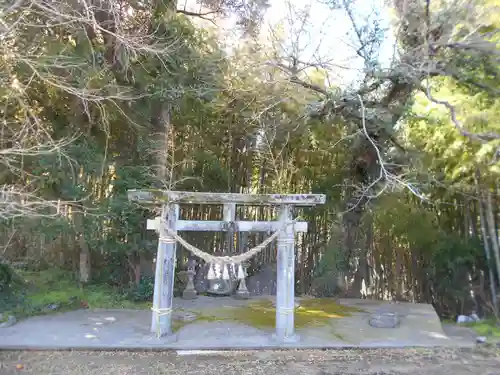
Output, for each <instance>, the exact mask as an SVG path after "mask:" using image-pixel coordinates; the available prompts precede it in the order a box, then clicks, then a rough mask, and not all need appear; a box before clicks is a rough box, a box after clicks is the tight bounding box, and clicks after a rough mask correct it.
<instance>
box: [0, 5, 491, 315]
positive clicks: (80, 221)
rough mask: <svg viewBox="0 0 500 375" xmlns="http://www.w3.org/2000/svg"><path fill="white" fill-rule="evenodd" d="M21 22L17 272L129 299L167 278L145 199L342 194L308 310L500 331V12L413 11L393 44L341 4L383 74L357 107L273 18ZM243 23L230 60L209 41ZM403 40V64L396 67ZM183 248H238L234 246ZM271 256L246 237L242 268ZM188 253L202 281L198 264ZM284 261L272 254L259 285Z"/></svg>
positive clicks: (118, 9)
mask: <svg viewBox="0 0 500 375" xmlns="http://www.w3.org/2000/svg"><path fill="white" fill-rule="evenodd" d="M461 2H463V3H467V7H463V6H461V5H459V4H457V3H461ZM9 4H10V5H4V9H3V11H2V13H1V14H0V17H1V20H2V22H1V25H0V32H1V33H2V39H1V48H2V56H1V57H0V67H1V69H0V79H1V81H2V85H1V86H0V92H1V98H2V99H1V100H2V105H1V106H0V112H1V115H2V119H3V123H2V124H3V125H2V133H1V139H0V142H1V150H2V152H1V154H0V155H1V160H2V164H1V174H0V178H1V184H2V186H3V190H2V205H1V207H2V209H1V213H2V223H1V231H2V241H3V243H2V245H3V247H2V248H1V249H0V252H1V253H0V256H1V257H2V259H3V260H4V261H5V262H9V263H10V262H12V263H16V262H24V263H26V262H27V263H29V264H31V265H32V266H33V267H35V266H34V265H37V267H58V268H64V269H67V270H70V271H72V272H74V273H75V275H78V278H79V280H80V281H81V282H82V283H84V284H88V283H102V284H109V285H114V286H119V287H122V288H126V287H129V286H130V285H132V286H133V285H138V284H139V283H140V282H141V278H142V277H144V275H150V274H151V267H152V266H151V264H152V259H153V258H154V255H155V252H156V238H155V237H156V236H155V234H153V233H150V232H148V231H147V230H146V219H147V218H151V217H153V216H154V215H155V212H151V210H148V209H145V208H144V207H139V206H138V205H136V204H134V203H131V202H129V201H128V200H127V196H126V192H127V190H128V189H141V188H151V187H155V188H162V189H175V190H187V191H212V192H243V193H306V192H313V193H323V194H326V195H327V205H325V206H324V207H318V208H314V209H307V210H304V211H301V212H297V213H296V214H297V215H299V214H300V215H301V216H302V217H303V218H304V220H307V221H308V222H309V225H310V226H309V228H310V229H309V231H308V233H306V234H305V235H304V236H301V237H300V238H299V239H298V245H297V256H296V280H297V288H296V289H297V291H298V292H299V293H301V294H316V295H327V296H333V295H349V296H353V297H360V296H364V297H367V298H384V299H397V300H407V301H419V302H428V303H433V304H434V306H435V307H436V308H437V310H438V312H439V313H440V314H441V315H443V316H450V315H453V314H457V313H460V312H462V311H467V310H470V309H476V310H477V309H479V310H480V311H483V312H486V313H493V312H494V305H495V298H496V297H493V296H495V294H496V289H498V288H497V287H498V286H499V271H500V258H499V256H500V252H499V244H498V242H499V238H498V231H497V228H498V219H499V212H498V207H499V195H498V177H499V173H500V167H499V164H498V160H497V159H496V157H497V156H498V155H499V154H500V153H499V152H498V147H499V146H500V142H499V139H500V136H499V135H498V134H499V133H500V128H499V126H498V121H497V119H498V116H499V115H500V101H499V100H498V95H497V94H498V92H499V90H500V86H499V81H498V79H499V78H498V77H500V75H498V66H500V65H499V64H498V62H499V61H498V56H499V54H498V44H497V43H498V33H497V31H498V24H499V22H500V18H499V17H498V16H494V15H495V14H497V15H498V13H495V12H494V11H489V12H487V11H486V9H490V8H491V9H494V7H496V6H497V5H498V4H497V3H496V2H495V1H493V0H488V1H474V2H471V1H467V2H465V1H458V0H457V1H444V0H443V1H436V2H432V3H431V2H430V1H419V0H414V1H394V2H393V3H391V4H390V6H389V8H388V10H387V11H388V12H389V11H390V12H391V15H392V16H391V17H392V18H391V19H392V21H393V23H392V27H391V30H383V29H381V28H380V26H379V24H378V23H376V22H373V21H372V20H370V19H363V18H356V17H355V16H354V15H353V12H355V11H356V7H355V6H354V5H353V4H352V3H351V2H349V1H348V0H345V1H338V2H332V4H331V6H332V9H343V10H344V11H345V12H346V14H347V15H349V16H350V19H351V21H352V26H353V30H354V35H355V37H356V38H357V40H356V41H355V42H356V43H357V44H358V45H359V49H358V50H357V51H358V54H359V55H360V57H361V58H362V59H363V60H364V63H365V67H364V70H363V74H362V76H361V77H360V79H359V82H358V84H357V85H355V86H345V87H344V86H342V85H337V86H336V85H331V84H326V82H327V79H326V77H327V75H328V72H327V68H326V67H325V66H326V63H325V64H322V62H317V63H314V64H313V63H303V62H301V61H300V59H299V58H298V57H297V56H293V55H290V54H289V53H288V52H287V51H284V49H283V48H281V49H280V48H278V47H277V46H279V45H280V43H282V45H284V42H285V41H284V39H286V38H290V36H289V35H288V36H276V35H274V37H275V39H274V41H273V43H267V44H266V43H264V42H262V40H261V39H260V38H259V37H258V34H259V25H260V23H259V22H260V21H261V20H262V14H263V12H264V11H265V9H266V6H267V4H265V3H260V2H245V3H241V4H240V3H238V2H224V1H222V2H218V3H217V4H215V2H214V3H211V2H207V3H205V4H204V6H205V8H206V9H207V12H205V13H197V14H196V13H192V12H187V11H185V10H180V8H179V10H177V9H176V8H175V4H173V3H171V2H165V1H161V0H155V1H153V0H151V1H144V2H135V1H130V0H113V1H109V2H101V1H94V0H88V1H80V2H73V1H70V0H57V1H53V2H46V1H43V0H29V1H24V0H22V1H17V2H10V3H9ZM462 5H463V4H462ZM223 12H225V13H232V14H235V15H237V16H238V17H239V18H238V19H239V21H238V25H239V26H240V28H241V37H242V38H243V39H242V40H243V41H244V42H242V43H239V44H238V45H236V46H235V45H232V46H230V47H231V48H230V50H231V51H230V52H228V45H227V42H225V41H222V40H221V38H219V35H218V33H217V31H216V29H215V28H211V27H205V26H203V27H202V26H200V24H198V23H197V20H199V19H200V18H205V16H206V14H220V13H223ZM330 32H332V33H334V32H335V31H334V30H331V31H330ZM388 32H393V33H394V34H395V36H396V45H395V49H396V50H397V53H395V55H394V56H393V61H391V64H390V66H389V67H383V66H382V65H381V64H380V62H379V61H378V60H377V56H378V55H377V53H378V52H377V48H379V47H380V44H381V40H382V39H384V37H385V36H384V35H385V34H384V33H388ZM280 38H281V39H280ZM181 215H182V216H183V217H184V218H191V219H198V220H199V219H207V220H218V219H220V217H221V215H222V213H221V210H220V208H217V207H198V206H193V207H184V208H183V210H182V212H181ZM238 215H240V217H245V218H248V219H260V220H262V219H269V220H271V219H273V218H274V217H275V215H276V213H275V212H273V210H271V209H266V210H264V209H261V210H254V209H245V210H241V212H239V213H238ZM183 236H185V238H186V239H187V240H189V241H190V242H192V243H193V244H194V245H196V246H204V248H205V250H207V251H214V252H223V251H225V249H227V248H228V243H227V238H225V237H224V236H223V235H221V233H213V234H207V233H204V234H196V233H191V234H189V235H188V234H183ZM264 236H265V235H264ZM262 240H263V236H255V235H243V234H242V235H240V236H239V237H238V241H237V246H236V249H235V251H245V249H246V248H249V247H251V246H252V245H254V244H257V243H258V242H260V241H262ZM178 251H179V254H178V263H179V264H178V267H177V268H178V269H183V268H184V266H185V261H186V257H187V255H188V254H186V253H185V252H183V251H182V249H179V250H178ZM275 258H276V249H275V247H270V248H269V249H268V250H267V251H265V252H263V253H262V254H261V255H260V257H259V258H257V259H256V260H255V262H254V263H253V264H252V266H251V271H252V272H255V271H257V270H258V268H259V267H261V266H262V265H263V264H273V263H274V262H275ZM492 289H493V291H492ZM471 290H472V291H473V292H474V296H475V297H474V299H471V298H470V294H471V293H470V292H471Z"/></svg>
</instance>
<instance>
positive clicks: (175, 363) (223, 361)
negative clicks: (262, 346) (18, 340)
mask: <svg viewBox="0 0 500 375" xmlns="http://www.w3.org/2000/svg"><path fill="white" fill-rule="evenodd" d="M0 374H1V375H11V374H16V375H18V374H37V375H38V374H40V375H42V374H43V375H59V374H61V375H62V374H64V375H103V374H106V375H108V374H109V375H143V374H144V375H145V374H152V375H153V374H155V375H156V374H158V375H160V374H165V375H167V374H168V375H191V374H192V375H213V374H224V375H232V374H235V375H236V374H237V375H246V374H255V375H258V374H263V375H264V374H265V375H271V374H272V375H299V374H305V375H309V374H310V375H354V374H357V375H376V374H377V375H422V374H425V375H438V374H439V375H442V374H453V375H469V374H474V375H500V350H498V349H497V348H494V347H484V346H481V347H478V348H477V349H469V350H459V349H377V350H337V351H321V350H315V351H311V350H307V351H268V350H262V351H252V352H238V351H234V352H222V353H221V352H219V353H214V354H200V353H198V354H196V355H192V356H190V355H184V356H179V355H177V353H176V352H92V351H88V352H86V351H84V352H71V351H63V352H53V351H52V352H50V351H45V352H36V351H24V352H16V351H4V352H0Z"/></svg>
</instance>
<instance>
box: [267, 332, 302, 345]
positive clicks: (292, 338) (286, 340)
mask: <svg viewBox="0 0 500 375" xmlns="http://www.w3.org/2000/svg"><path fill="white" fill-rule="evenodd" d="M272 339H273V341H274V342H277V343H278V344H295V343H298V342H299V341H300V336H299V335H297V334H293V335H292V336H287V337H284V338H279V337H278V336H277V335H276V333H273V335H272Z"/></svg>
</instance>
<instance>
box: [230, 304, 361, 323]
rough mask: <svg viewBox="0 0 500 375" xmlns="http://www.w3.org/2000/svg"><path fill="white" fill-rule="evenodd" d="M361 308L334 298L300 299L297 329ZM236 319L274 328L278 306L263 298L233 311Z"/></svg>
mask: <svg viewBox="0 0 500 375" xmlns="http://www.w3.org/2000/svg"><path fill="white" fill-rule="evenodd" d="M359 311H361V310H359V309H356V308H353V307H349V306H344V305H341V304H339V303H338V302H336V301H335V300H332V299H326V298H322V299H321V298H311V299H303V300H301V301H300V306H299V307H297V308H296V309H295V327H296V328H297V329H300V328H305V327H309V326H314V325H321V324H327V323H328V322H329V321H330V320H331V319H340V318H344V317H346V316H350V315H351V313H353V312H359ZM231 313H232V318H233V319H234V320H235V321H239V322H241V323H245V324H248V325H251V326H253V327H256V328H274V327H275V325H276V308H275V307H274V306H273V302H272V301H269V300H263V301H258V302H253V303H250V304H248V306H243V307H239V308H234V309H232V311H231Z"/></svg>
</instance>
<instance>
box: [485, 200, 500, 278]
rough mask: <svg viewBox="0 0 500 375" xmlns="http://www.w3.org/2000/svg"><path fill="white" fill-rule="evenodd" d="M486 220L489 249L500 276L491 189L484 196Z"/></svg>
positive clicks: (499, 259) (499, 251)
mask: <svg viewBox="0 0 500 375" xmlns="http://www.w3.org/2000/svg"><path fill="white" fill-rule="evenodd" d="M486 221H487V223H488V227H489V230H490V240H491V251H492V252H493V255H494V258H495V264H496V270H497V277H500V249H499V247H498V237H497V230H496V228H495V218H494V216H493V205H492V202H491V191H488V193H487V198H486Z"/></svg>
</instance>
